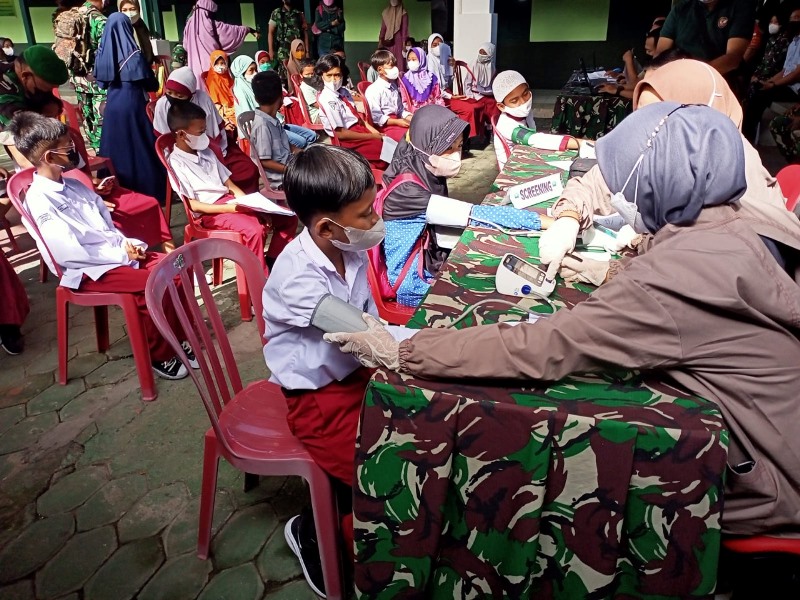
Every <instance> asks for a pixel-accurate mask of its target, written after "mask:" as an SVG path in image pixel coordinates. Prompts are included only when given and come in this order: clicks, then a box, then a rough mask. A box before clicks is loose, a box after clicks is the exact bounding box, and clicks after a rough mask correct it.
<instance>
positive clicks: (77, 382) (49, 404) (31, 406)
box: [28, 379, 86, 415]
mask: <svg viewBox="0 0 800 600" xmlns="http://www.w3.org/2000/svg"><path fill="white" fill-rule="evenodd" d="M84 391H86V384H85V383H84V381H83V379H73V380H71V381H68V382H67V385H59V384H57V383H55V384H53V385H51V386H50V387H49V388H47V389H46V390H44V391H43V392H42V393H41V394H39V395H38V396H36V397H35V398H34V399H33V400H31V401H29V402H28V414H29V415H38V414H41V413H46V412H50V411H53V410H61V408H62V407H63V406H64V405H65V404H67V403H68V402H69V401H70V400H72V399H73V398H75V397H76V396H79V395H80V394H82V393H83V392H84Z"/></svg>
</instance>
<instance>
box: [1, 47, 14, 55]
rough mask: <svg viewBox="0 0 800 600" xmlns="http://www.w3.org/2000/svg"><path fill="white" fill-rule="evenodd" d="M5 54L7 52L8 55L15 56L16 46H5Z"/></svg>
mask: <svg viewBox="0 0 800 600" xmlns="http://www.w3.org/2000/svg"><path fill="white" fill-rule="evenodd" d="M3 54H5V55H6V56H14V47H13V46H11V47H6V48H3Z"/></svg>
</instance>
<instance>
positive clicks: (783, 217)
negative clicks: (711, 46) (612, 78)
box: [633, 59, 800, 281]
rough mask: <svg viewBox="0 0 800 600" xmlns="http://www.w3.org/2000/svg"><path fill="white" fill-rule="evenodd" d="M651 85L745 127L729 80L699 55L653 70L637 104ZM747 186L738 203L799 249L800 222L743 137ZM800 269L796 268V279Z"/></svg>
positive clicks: (760, 228) (752, 220) (764, 231)
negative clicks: (720, 114) (698, 56)
mask: <svg viewBox="0 0 800 600" xmlns="http://www.w3.org/2000/svg"><path fill="white" fill-rule="evenodd" d="M646 89H650V90H651V91H652V92H654V93H655V94H656V95H657V96H658V97H659V98H661V99H662V100H666V101H672V102H680V103H682V104H706V105H708V106H711V107H712V108H715V109H717V110H718V111H719V112H721V113H723V114H725V115H727V116H728V117H729V118H730V119H731V121H733V122H734V124H735V125H736V126H737V127H738V128H739V129H740V130H741V128H742V114H743V113H742V107H741V105H740V104H739V102H738V100H736V96H734V94H733V91H731V88H730V86H729V85H728V83H727V82H726V81H725V79H723V77H722V76H721V75H720V74H719V72H717V70H716V69H714V68H712V67H710V66H708V65H707V64H705V63H702V62H700V61H697V60H690V59H684V60H676V61H674V62H671V63H667V64H666V65H664V66H663V67H659V68H658V69H654V70H651V71H648V72H647V74H646V75H645V77H644V79H643V80H642V81H640V82H639V83H638V84H637V85H636V88H635V89H634V90H633V107H634V109H636V108H637V107H638V105H639V97H640V96H641V94H642V92H643V91H644V90H646ZM742 144H743V145H744V158H745V177H746V179H747V190H746V191H745V193H744V195H743V196H742V197H741V199H740V200H739V202H738V203H737V204H734V205H733V207H734V209H735V210H736V212H737V214H738V215H739V217H740V218H742V219H744V220H745V221H746V222H747V223H748V224H749V225H750V226H751V227H752V228H753V229H754V230H755V231H756V233H758V234H759V235H763V236H765V237H768V238H770V239H773V240H775V241H776V242H780V243H782V244H784V245H786V246H789V247H791V248H795V249H797V250H800V221H799V220H798V219H797V217H796V216H795V215H794V213H791V212H789V211H788V210H786V201H785V199H784V197H783V193H782V192H781V188H780V186H779V185H778V180H777V179H775V178H774V177H773V176H772V175H770V174H769V171H767V170H766V169H765V168H764V165H763V164H762V163H761V157H760V156H759V154H758V151H757V150H756V149H755V148H753V146H752V145H751V144H750V142H748V141H747V140H746V139H745V138H744V137H742ZM798 277H800V272H798V273H795V280H798V281H800V279H798Z"/></svg>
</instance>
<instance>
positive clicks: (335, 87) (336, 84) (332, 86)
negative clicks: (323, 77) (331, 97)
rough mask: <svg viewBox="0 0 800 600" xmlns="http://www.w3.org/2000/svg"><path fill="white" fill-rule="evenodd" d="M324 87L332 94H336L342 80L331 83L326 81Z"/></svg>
mask: <svg viewBox="0 0 800 600" xmlns="http://www.w3.org/2000/svg"><path fill="white" fill-rule="evenodd" d="M325 87H326V88H328V89H329V90H330V91H332V92H338V91H339V88H340V87H342V80H341V78H339V79H334V80H333V81H326V82H325Z"/></svg>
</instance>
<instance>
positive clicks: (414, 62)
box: [408, 60, 419, 73]
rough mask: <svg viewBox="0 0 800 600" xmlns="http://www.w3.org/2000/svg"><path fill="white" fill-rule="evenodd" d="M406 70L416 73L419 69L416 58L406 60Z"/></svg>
mask: <svg viewBox="0 0 800 600" xmlns="http://www.w3.org/2000/svg"><path fill="white" fill-rule="evenodd" d="M408 70H409V71H411V72H412V73H416V72H417V71H419V61H418V60H410V61H408Z"/></svg>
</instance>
